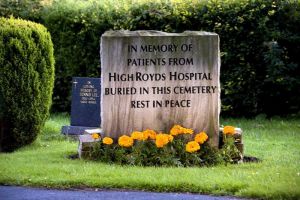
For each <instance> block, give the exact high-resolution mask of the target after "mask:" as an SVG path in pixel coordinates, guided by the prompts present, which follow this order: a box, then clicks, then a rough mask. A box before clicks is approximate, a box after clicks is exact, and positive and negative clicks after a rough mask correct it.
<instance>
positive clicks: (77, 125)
mask: <svg viewBox="0 0 300 200" xmlns="http://www.w3.org/2000/svg"><path fill="white" fill-rule="evenodd" d="M100 80H101V79H100V78H86V77H73V80H72V104H71V126H63V127H62V132H63V133H64V134H71V135H72V134H76V135H77V134H83V133H84V131H85V130H86V129H91V128H99V127H100V124H101V118H100V96H101V86H100V83H101V81H100Z"/></svg>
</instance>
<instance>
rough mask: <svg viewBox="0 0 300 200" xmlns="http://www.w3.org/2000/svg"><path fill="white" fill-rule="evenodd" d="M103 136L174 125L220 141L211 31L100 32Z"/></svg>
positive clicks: (217, 72)
mask: <svg viewBox="0 0 300 200" xmlns="http://www.w3.org/2000/svg"><path fill="white" fill-rule="evenodd" d="M101 74H102V77H101V85H102V91H101V119H102V121H101V122H102V124H101V127H102V130H103V133H104V135H107V136H110V137H113V138H117V137H119V136H120V135H123V134H127V135H129V134H130V133H131V132H132V131H142V130H145V129H149V128H150V129H154V130H156V131H162V132H168V131H169V130H170V128H171V127H172V126H173V125H175V124H179V125H182V126H184V127H187V128H192V129H194V130H195V133H198V132H200V131H206V132H207V133H208V135H209V137H210V140H209V142H210V144H211V145H212V146H215V147H217V146H218V144H219V112H220V81H219V79H220V78H219V77H220V50H219V36H218V35H217V34H215V33H208V32H194V31H186V32H184V33H165V32H159V31H107V32H105V33H104V34H103V35H102V37H101Z"/></svg>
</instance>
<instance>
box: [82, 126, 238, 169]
mask: <svg viewBox="0 0 300 200" xmlns="http://www.w3.org/2000/svg"><path fill="white" fill-rule="evenodd" d="M234 129H235V128H234V127H232V126H225V127H224V129H223V134H224V137H223V142H224V144H223V146H222V148H220V149H216V148H213V147H211V146H210V145H209V144H208V141H209V137H208V135H207V134H206V133H205V132H204V131H202V132H200V133H197V134H194V131H193V130H192V129H188V128H185V127H182V126H180V125H174V126H173V127H172V128H171V130H170V133H169V134H166V133H157V132H156V131H154V130H151V129H147V130H144V131H134V132H132V133H131V135H130V136H128V135H122V136H121V137H119V138H118V141H114V140H113V139H112V138H110V137H104V138H101V136H100V135H99V134H95V133H94V134H92V138H94V139H95V140H97V142H95V145H94V146H93V149H92V151H91V153H90V154H89V156H88V158H89V159H93V160H99V161H102V162H106V163H118V164H128V165H139V166H185V167H186V166H210V165H215V164H220V163H233V162H236V161H238V160H239V159H240V158H241V153H240V152H239V151H238V149H237V148H236V146H235V145H234V137H233V135H234Z"/></svg>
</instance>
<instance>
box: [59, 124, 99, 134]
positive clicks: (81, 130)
mask: <svg viewBox="0 0 300 200" xmlns="http://www.w3.org/2000/svg"><path fill="white" fill-rule="evenodd" d="M98 128H99V127H86V126H62V127H61V133H62V134H64V135H83V134H86V133H85V131H86V130H87V129H98Z"/></svg>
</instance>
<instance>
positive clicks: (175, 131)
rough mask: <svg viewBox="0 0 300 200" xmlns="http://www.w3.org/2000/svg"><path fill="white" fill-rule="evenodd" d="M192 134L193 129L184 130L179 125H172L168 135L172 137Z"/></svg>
mask: <svg viewBox="0 0 300 200" xmlns="http://www.w3.org/2000/svg"><path fill="white" fill-rule="evenodd" d="M193 133H194V131H193V129H189V128H184V127H182V126H180V125H174V126H173V127H172V128H171V130H170V134H171V135H173V136H175V135H179V134H193Z"/></svg>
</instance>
